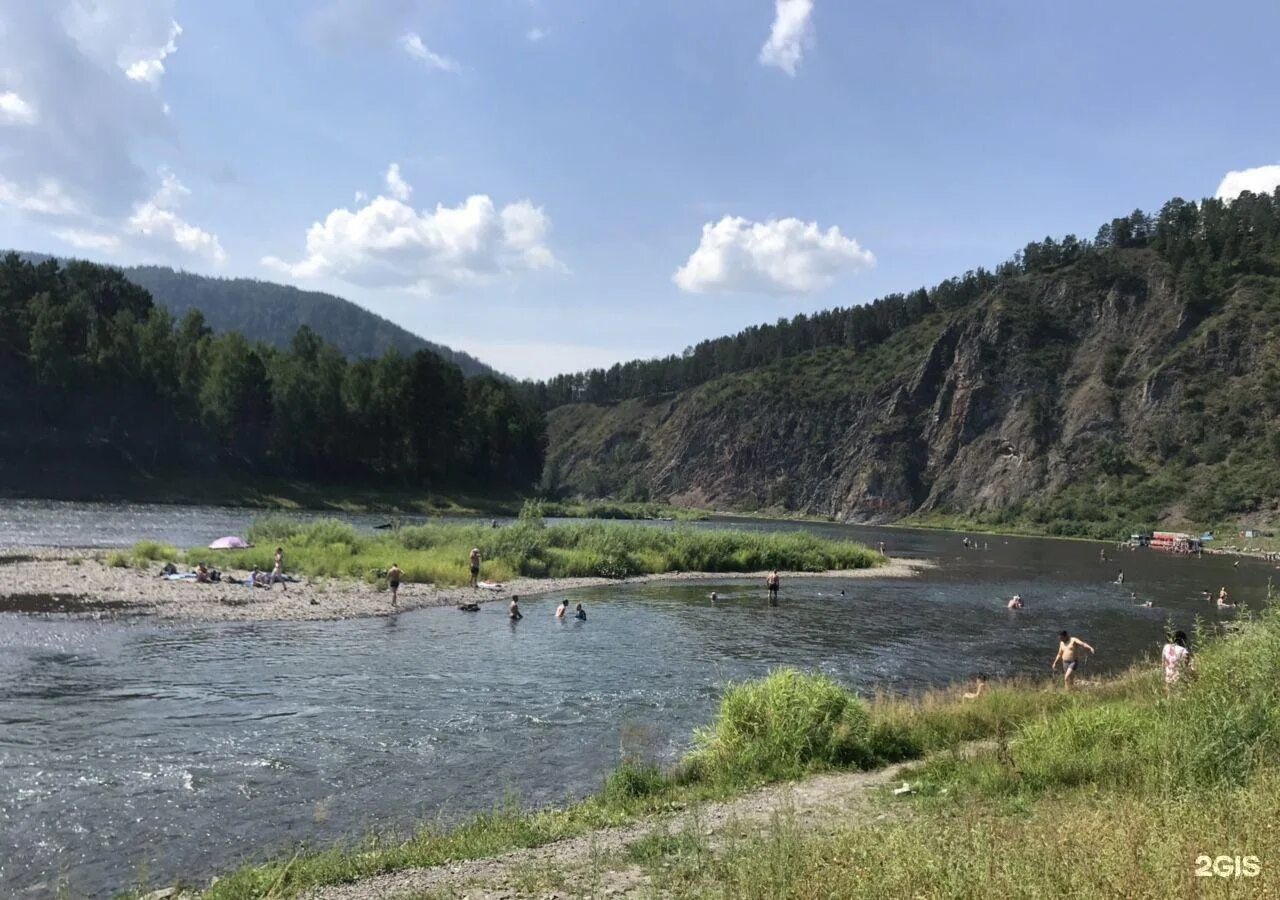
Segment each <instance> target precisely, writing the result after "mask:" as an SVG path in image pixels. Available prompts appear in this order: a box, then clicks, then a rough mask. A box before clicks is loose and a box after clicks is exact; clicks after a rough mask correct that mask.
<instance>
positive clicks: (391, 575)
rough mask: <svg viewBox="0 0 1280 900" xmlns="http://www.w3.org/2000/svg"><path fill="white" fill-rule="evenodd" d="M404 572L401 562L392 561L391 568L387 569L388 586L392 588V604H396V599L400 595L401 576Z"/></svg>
mask: <svg viewBox="0 0 1280 900" xmlns="http://www.w3.org/2000/svg"><path fill="white" fill-rule="evenodd" d="M403 574H404V573H403V572H401V571H400V565H399V563H392V564H391V568H390V569H387V587H389V588H390V589H391V605H392V606H395V605H396V601H397V600H398V599H399V597H400V576H401V575H403Z"/></svg>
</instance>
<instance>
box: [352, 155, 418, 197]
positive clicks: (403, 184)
mask: <svg viewBox="0 0 1280 900" xmlns="http://www.w3.org/2000/svg"><path fill="white" fill-rule="evenodd" d="M387 190H388V191H390V192H391V196H392V197H394V198H395V199H396V200H399V201H400V202H401V203H408V202H409V198H410V197H411V196H413V187H412V186H411V185H410V184H409V182H407V181H405V180H404V178H403V177H402V176H401V175H400V163H392V164H391V165H390V166H389V167H388V168H387ZM362 195H363V192H362V191H356V205H357V206H358V205H359V204H360V202H361V197H362Z"/></svg>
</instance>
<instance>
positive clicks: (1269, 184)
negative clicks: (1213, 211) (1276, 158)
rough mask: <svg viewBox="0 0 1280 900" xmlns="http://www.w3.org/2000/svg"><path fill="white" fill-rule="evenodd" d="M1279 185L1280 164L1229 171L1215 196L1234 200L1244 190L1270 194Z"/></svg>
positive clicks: (1220, 198)
mask: <svg viewBox="0 0 1280 900" xmlns="http://www.w3.org/2000/svg"><path fill="white" fill-rule="evenodd" d="M1277 187H1280V165H1273V166H1258V167H1256V168H1253V169H1240V170H1238V171H1237V170H1232V171H1230V172H1228V173H1227V174H1226V175H1224V176H1223V177H1222V183H1221V184H1219V185H1218V192H1217V193H1216V194H1214V196H1215V197H1217V198H1218V199H1219V200H1234V199H1235V198H1236V197H1239V196H1240V194H1242V193H1243V192H1244V191H1252V192H1253V193H1255V194H1270V193H1271V192H1272V191H1274V190H1275V189H1276V188H1277Z"/></svg>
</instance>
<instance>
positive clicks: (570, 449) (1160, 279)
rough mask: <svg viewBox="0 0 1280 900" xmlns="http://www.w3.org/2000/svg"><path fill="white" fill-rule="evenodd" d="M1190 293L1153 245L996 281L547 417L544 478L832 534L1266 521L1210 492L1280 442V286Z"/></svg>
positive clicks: (1268, 502) (1268, 494)
mask: <svg viewBox="0 0 1280 900" xmlns="http://www.w3.org/2000/svg"><path fill="white" fill-rule="evenodd" d="M1189 294H1190V291H1189V290H1188V289H1185V288H1184V289H1183V290H1182V291H1181V292H1180V291H1179V290H1178V289H1177V287H1176V279H1175V277H1174V276H1173V274H1172V272H1171V270H1170V269H1169V267H1168V265H1167V264H1166V263H1165V262H1164V261H1163V260H1162V259H1160V258H1159V257H1158V256H1156V255H1155V254H1154V253H1152V252H1150V251H1146V250H1132V251H1123V252H1119V251H1117V252H1115V253H1111V254H1107V255H1104V256H1099V257H1096V258H1091V259H1090V260H1088V261H1086V262H1082V263H1078V264H1073V265H1071V266H1068V267H1064V268H1062V269H1061V270H1058V271H1056V272H1048V273H1045V272H1041V273H1037V274H1035V275H1028V276H1024V277H1022V278H1020V279H1016V280H1013V281H1011V282H1008V283H1005V284H1003V285H1001V286H1000V287H998V288H997V289H995V290H993V291H991V292H990V293H988V294H987V295H985V296H983V297H982V298H980V299H979V300H978V301H977V302H975V303H972V304H970V305H968V306H967V307H965V308H962V309H960V310H957V311H953V312H948V313H941V312H940V313H935V314H934V315H933V316H932V317H930V318H928V319H926V320H925V321H923V322H920V323H917V324H916V325H914V326H912V327H911V328H909V329H907V330H906V331H903V332H901V333H899V334H897V335H895V336H894V337H892V338H890V339H889V340H888V341H886V342H884V343H883V344H882V345H880V346H877V347H874V348H872V349H870V350H867V351H863V352H856V351H853V350H848V349H830V350H824V351H817V352H814V353H810V354H808V355H804V356H798V357H793V358H790V359H787V360H783V361H781V362H778V363H776V364H773V365H771V366H767V367H764V368H760V369H756V370H752V371H749V372H743V373H738V374H735V375H731V376H727V377H724V378H720V379H718V380H716V381H713V382H710V383H708V384H705V385H702V386H700V387H698V388H695V389H692V390H689V391H685V392H683V393H680V394H677V395H675V396H668V397H663V398H658V399H649V400H631V401H626V402H623V403H620V404H618V405H616V406H608V407H604V406H587V405H572V406H565V407H561V408H559V409H557V410H555V411H553V413H552V414H551V416H550V418H549V438H550V448H549V453H548V462H547V472H546V481H547V482H549V483H551V484H552V486H553V487H558V488H560V489H561V490H563V491H564V492H567V493H578V494H586V495H600V496H604V495H609V496H624V497H627V496H634V497H651V498H654V499H665V500H670V501H671V502H674V503H677V504H689V505H698V506H708V507H718V508H740V509H747V508H750V509H785V510H792V511H799V512H804V513H815V514H822V515H830V516H833V517H835V518H837V519H840V520H847V521H887V520H893V519H899V518H901V517H903V516H907V515H909V514H913V513H916V514H929V513H959V514H964V515H967V516H977V517H979V518H984V519H988V520H1000V521H1011V520H1012V519H1014V518H1019V517H1021V518H1032V519H1037V520H1038V521H1040V522H1041V524H1046V523H1050V522H1051V521H1054V520H1077V521H1086V522H1096V523H1107V526H1108V527H1109V528H1111V529H1113V530H1114V529H1118V528H1120V527H1122V526H1123V525H1124V524H1125V523H1124V522H1122V521H1120V520H1121V519H1126V517H1128V519H1133V520H1134V524H1135V525H1136V524H1138V522H1137V520H1138V519H1144V520H1147V521H1146V522H1144V524H1149V523H1150V520H1153V519H1154V520H1169V519H1178V518H1180V517H1183V516H1186V515H1191V516H1193V517H1198V518H1200V520H1202V521H1203V520H1205V519H1206V518H1211V517H1212V516H1215V515H1225V514H1228V513H1236V512H1248V511H1250V510H1258V509H1261V510H1264V511H1265V510H1266V509H1268V508H1270V507H1271V506H1272V505H1274V502H1275V498H1276V490H1277V485H1276V484H1274V483H1273V482H1272V481H1270V480H1268V478H1270V476H1265V475H1262V474H1259V475H1258V477H1257V478H1254V479H1253V481H1252V482H1250V484H1249V485H1246V486H1245V489H1244V493H1245V494H1251V495H1252V496H1247V497H1240V498H1235V499H1233V498H1230V497H1222V496H1219V494H1220V493H1221V491H1220V487H1221V481H1222V477H1221V476H1222V471H1220V469H1221V467H1226V466H1229V465H1231V462H1232V460H1231V459H1230V457H1231V456H1232V454H1233V452H1234V453H1236V454H1237V455H1238V454H1239V452H1240V451H1242V450H1244V451H1247V453H1248V454H1249V459H1248V460H1246V461H1241V460H1239V459H1237V460H1236V462H1237V463H1238V464H1242V465H1243V464H1245V463H1248V466H1246V468H1249V470H1250V471H1254V470H1255V469H1257V470H1258V472H1259V473H1261V469H1260V468H1258V467H1257V466H1254V465H1253V464H1254V463H1256V462H1257V457H1258V456H1259V455H1262V456H1263V457H1269V458H1271V459H1272V460H1273V461H1274V458H1275V456H1274V454H1275V451H1276V450H1277V449H1278V448H1280V426H1278V422H1277V410H1278V409H1280V365H1278V363H1277V360H1278V358H1280V337H1278V336H1277V330H1276V326H1277V323H1280V280H1278V279H1274V278H1267V277H1262V276H1258V277H1250V278H1244V279H1240V280H1238V281H1237V282H1236V283H1234V284H1233V285H1232V286H1231V287H1230V289H1229V290H1228V291H1227V292H1226V294H1225V296H1223V297H1221V298H1219V300H1218V302H1216V303H1215V304H1206V303H1204V302H1203V298H1200V297H1196V296H1190V295H1189ZM1233 430H1234V431H1235V432H1237V433H1236V434H1235V435H1234V436H1232V435H1231V432H1232V431H1233ZM1224 434H1225V435H1226V436H1227V437H1228V438H1229V440H1228V441H1227V442H1225V443H1224V442H1223V441H1222V437H1223V436H1224ZM1250 467H1251V468H1250ZM1271 468H1275V467H1274V466H1272V467H1271ZM1175 473H1176V474H1175ZM1228 480H1229V481H1231V482H1232V483H1233V484H1234V483H1235V481H1238V480H1239V479H1228ZM1215 491H1217V492H1218V493H1215ZM1188 504H1190V506H1191V508H1188ZM1126 521H1127V520H1126ZM1059 530H1073V529H1070V528H1062V529H1059ZM1086 530H1087V529H1086Z"/></svg>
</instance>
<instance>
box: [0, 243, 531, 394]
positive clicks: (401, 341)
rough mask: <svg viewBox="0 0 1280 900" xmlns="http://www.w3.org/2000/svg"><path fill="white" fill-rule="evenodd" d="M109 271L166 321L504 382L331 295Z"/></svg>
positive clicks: (154, 272) (34, 256) (179, 273)
mask: <svg viewBox="0 0 1280 900" xmlns="http://www.w3.org/2000/svg"><path fill="white" fill-rule="evenodd" d="M14 252H16V253H18V255H19V256H20V257H22V258H23V259H28V260H31V261H33V262H42V261H44V260H46V259H55V260H59V261H64V262H65V261H68V260H69V259H70V258H69V257H60V256H54V255H51V254H46V253H36V252H30V251H14ZM114 268H118V269H119V270H120V271H121V272H123V273H124V275H125V277H126V278H128V279H129V280H130V281H132V282H133V283H134V284H136V285H138V286H139V287H142V288H145V289H146V290H147V291H148V292H149V293H150V294H151V296H152V297H153V298H154V299H155V301H156V303H158V304H159V305H161V306H163V307H165V308H166V309H168V310H169V312H171V313H172V314H173V316H174V318H181V317H182V316H183V315H184V314H185V313H186V312H188V311H189V310H191V309H198V310H199V311H200V313H201V314H202V315H203V316H204V318H205V321H206V322H207V323H208V325H209V326H210V327H211V328H213V330H214V331H217V332H220V333H225V332H232V331H237V332H240V333H241V334H243V335H245V336H246V337H248V338H249V339H251V340H260V341H263V342H264V343H266V344H269V345H271V346H273V347H276V348H277V349H281V350H283V349H286V348H288V346H289V344H290V342H291V341H292V340H293V335H294V333H295V332H297V330H298V328H300V327H301V326H303V325H306V326H308V327H309V328H311V329H312V330H313V331H315V332H316V333H317V334H319V335H320V336H321V337H323V338H324V339H325V340H327V341H329V342H331V343H333V344H334V345H335V346H337V347H338V349H339V350H341V351H342V352H343V354H344V355H346V356H348V357H350V358H353V359H359V358H373V357H377V356H381V355H382V354H383V353H384V352H386V351H387V350H388V349H392V348H394V349H395V350H397V351H399V352H400V353H401V355H404V356H409V355H411V354H412V353H414V352H415V351H417V350H430V351H431V352H432V353H435V354H436V355H437V356H440V357H443V358H444V359H446V360H448V361H449V362H451V363H453V364H454V365H456V366H458V368H459V369H461V370H462V374H463V375H465V376H467V377H474V376H479V375H495V376H498V377H504V378H505V377H507V376H505V375H503V374H502V373H500V372H498V371H497V370H496V369H494V368H493V367H492V366H490V365H488V364H487V363H484V362H482V361H481V360H479V359H476V358H475V357H474V356H472V355H471V354H469V353H466V352H463V351H461V350H454V349H452V348H451V347H447V346H445V345H443V344H437V343H435V342H434V341H429V340H427V339H426V338H423V337H421V336H419V335H417V334H414V333H413V332H411V331H409V330H408V329H406V328H404V327H402V326H400V325H397V324H396V323H395V322H392V321H391V320H390V319H387V318H385V317H384V316H380V315H378V314H377V313H375V312H373V311H372V310H369V309H366V308H365V307H363V306H361V305H360V304H358V303H355V302H353V301H351V300H347V299H346V298H345V297H339V296H337V295H336V294H328V293H325V292H323V291H307V290H303V289H301V288H297V287H293V286H292V285H286V284H279V283H278V282H274V281H263V280H260V279H257V278H228V277H222V276H215V275H199V274H196V273H194V272H187V271H185V270H182V269H174V268H171V267H169V266H156V265H137V266H114Z"/></svg>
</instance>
